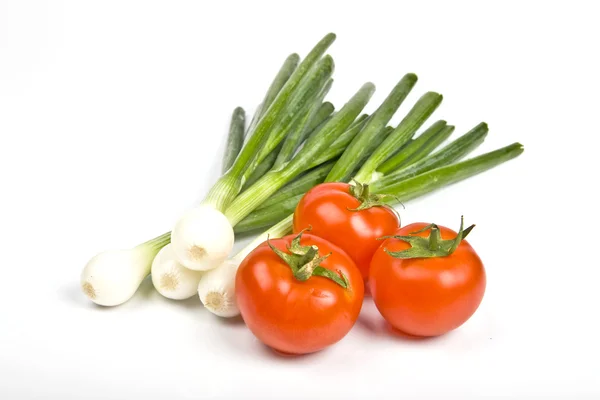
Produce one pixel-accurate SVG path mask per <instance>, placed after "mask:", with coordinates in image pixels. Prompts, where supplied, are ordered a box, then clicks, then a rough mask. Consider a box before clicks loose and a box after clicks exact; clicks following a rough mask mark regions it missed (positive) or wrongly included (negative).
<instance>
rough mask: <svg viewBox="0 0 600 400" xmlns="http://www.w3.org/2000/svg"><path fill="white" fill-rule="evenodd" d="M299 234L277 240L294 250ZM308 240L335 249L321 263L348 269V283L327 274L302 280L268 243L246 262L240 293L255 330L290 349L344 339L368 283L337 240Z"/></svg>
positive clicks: (322, 250)
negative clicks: (344, 285) (330, 277)
mask: <svg viewBox="0 0 600 400" xmlns="http://www.w3.org/2000/svg"><path fill="white" fill-rule="evenodd" d="M293 239H294V235H290V236H286V237H284V238H282V239H273V240H271V241H270V243H271V245H273V246H274V247H276V248H277V249H279V250H281V251H283V252H285V253H286V254H290V253H289V251H288V250H287V246H290V245H291V243H292V240H293ZM300 244H301V245H303V246H311V245H316V246H317V247H318V250H319V251H318V253H319V255H320V256H324V255H327V254H329V253H331V255H330V256H329V257H328V258H326V259H325V260H324V261H322V262H320V263H319V265H320V266H322V267H323V268H326V269H328V270H330V271H334V273H335V274H337V275H336V276H337V277H338V278H339V277H340V273H342V274H343V275H344V276H345V277H346V280H347V282H348V284H349V285H348V287H347V288H344V287H342V286H340V285H339V284H338V283H336V282H334V281H333V280H331V279H329V278H326V277H323V276H316V275H313V276H310V277H309V278H308V279H307V280H305V281H300V280H298V279H297V278H296V277H295V276H294V273H293V272H292V269H291V268H290V266H289V265H288V264H286V263H285V262H284V261H283V260H282V259H281V258H280V257H279V256H278V255H277V254H276V253H275V252H274V251H273V250H272V249H271V248H270V247H269V246H268V244H267V243H263V244H261V245H260V246H258V247H257V248H256V249H254V250H253V251H252V252H251V253H250V254H249V255H248V256H247V257H246V258H245V259H244V260H243V261H242V263H241V264H240V266H239V269H238V271H237V274H236V281H235V294H236V301H237V305H238V307H239V309H240V312H241V315H242V318H243V319H244V322H245V323H246V325H247V326H248V328H249V329H250V330H251V331H252V333H253V334H254V335H255V336H256V337H257V338H258V339H260V340H261V341H262V342H263V343H265V344H266V345H267V346H269V347H271V348H273V349H275V350H278V351H279V352H282V353H288V354H306V353H312V352H316V351H319V350H321V349H323V348H325V347H327V346H330V345H332V344H334V343H336V342H338V341H339V340H341V339H342V338H343V337H344V336H345V335H346V334H347V333H348V332H349V331H350V329H351V328H352V326H353V325H354V323H355V322H356V319H357V318H358V314H359V313H360V309H361V307H362V301H363V297H364V283H363V280H362V278H361V275H360V272H359V271H358V269H357V268H356V266H355V265H354V262H353V261H352V259H351V258H350V257H349V256H348V255H347V254H346V253H344V251H343V250H342V249H340V248H338V247H337V246H335V245H334V244H331V243H329V242H328V241H326V240H324V239H322V238H319V237H317V236H314V235H310V234H306V233H305V234H303V235H302V237H301V240H300Z"/></svg>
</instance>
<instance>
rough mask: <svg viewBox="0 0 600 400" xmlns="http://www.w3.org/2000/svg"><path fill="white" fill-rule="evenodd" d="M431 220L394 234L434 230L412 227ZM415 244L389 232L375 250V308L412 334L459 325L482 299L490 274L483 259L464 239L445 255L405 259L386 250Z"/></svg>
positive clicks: (449, 235) (444, 234)
mask: <svg viewBox="0 0 600 400" xmlns="http://www.w3.org/2000/svg"><path fill="white" fill-rule="evenodd" d="M427 225H428V224H425V223H414V224H410V225H407V226H405V227H403V228H401V229H399V230H398V231H397V232H396V233H395V234H394V235H398V236H420V237H428V235H429V233H431V232H428V231H423V232H420V233H413V232H416V231H419V230H421V229H423V228H425V227H426V226H427ZM439 232H440V233H441V239H443V240H453V239H454V238H456V236H457V232H454V231H453V230H451V229H448V228H446V227H443V226H440V227H439ZM447 244H448V243H447ZM411 247H412V245H411V244H409V243H407V242H406V241H404V240H400V239H395V238H389V239H386V240H385V241H384V242H383V243H382V244H381V247H379V249H377V251H376V252H375V255H374V256H373V260H372V261H371V271H370V279H369V285H370V290H371V296H372V297H373V301H374V302H375V305H376V306H377V309H378V310H379V312H380V313H381V315H382V316H383V317H384V318H385V320H386V321H388V322H389V323H390V324H391V325H392V326H393V327H394V328H396V329H398V330H400V331H402V332H404V333H407V334H410V335H414V336H438V335H442V334H444V333H446V332H449V331H451V330H453V329H456V328H458V327H459V326H461V325H462V324H463V323H465V322H466V321H467V320H468V319H469V318H470V317H471V316H472V315H473V314H474V313H475V311H476V310H477V308H478V307H479V305H480V303H481V301H482V299H483V295H484V292H485V287H486V274H485V269H484V266H483V263H482V262H481V259H480V258H479V256H478V255H477V253H476V252H475V250H474V249H473V248H472V247H471V245H470V244H469V243H468V242H466V241H465V240H464V239H463V240H462V241H461V242H460V244H459V245H458V247H457V248H456V250H455V251H454V252H452V253H451V254H450V255H447V256H441V257H432V258H426V257H417V258H406V259H402V258H394V257H393V256H392V255H390V254H388V253H387V252H386V250H388V251H391V252H398V251H403V250H406V249H409V248H411Z"/></svg>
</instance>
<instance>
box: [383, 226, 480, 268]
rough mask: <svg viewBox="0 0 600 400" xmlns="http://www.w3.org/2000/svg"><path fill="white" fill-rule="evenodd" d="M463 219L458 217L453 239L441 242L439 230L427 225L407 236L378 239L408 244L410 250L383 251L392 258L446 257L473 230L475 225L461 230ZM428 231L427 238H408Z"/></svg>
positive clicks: (436, 227)
mask: <svg viewBox="0 0 600 400" xmlns="http://www.w3.org/2000/svg"><path fill="white" fill-rule="evenodd" d="M463 222H464V220H463V217H462V216H461V217H460V230H459V231H458V234H457V235H456V237H455V238H454V239H450V240H442V237H441V235H440V229H439V228H438V226H437V225H436V224H429V225H427V226H426V227H424V228H423V229H420V230H418V231H416V232H411V233H410V234H409V236H384V237H382V238H380V239H387V238H394V239H399V240H403V241H405V242H407V243H409V244H410V246H411V247H410V248H408V249H406V250H402V251H389V250H387V249H385V252H386V253H388V254H389V255H390V256H392V257H394V258H403V259H405V258H432V257H446V256H449V255H450V254H452V253H454V251H455V250H456V249H457V248H458V245H460V242H461V241H462V240H463V239H464V238H466V237H467V235H468V234H469V233H470V232H471V231H472V230H473V228H474V227H475V225H471V226H469V227H468V228H467V229H464V230H463ZM428 230H430V231H431V232H430V233H429V236H428V237H421V236H410V235H414V234H417V233H422V232H425V231H428Z"/></svg>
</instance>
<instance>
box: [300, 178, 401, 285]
mask: <svg viewBox="0 0 600 400" xmlns="http://www.w3.org/2000/svg"><path fill="white" fill-rule="evenodd" d="M350 189H351V185H349V184H347V183H340V182H333V183H323V184H320V185H317V186H315V187H314V188H312V189H311V190H309V191H308V192H307V193H306V194H305V195H304V196H303V197H302V199H301V200H300V202H299V203H298V206H297V207H296V211H295V213H294V232H300V231H301V230H302V229H305V228H308V227H309V226H310V227H312V229H311V233H312V234H313V235H317V236H320V237H322V238H323V239H326V240H328V241H330V242H331V243H333V244H336V245H338V246H339V247H341V248H342V249H343V250H344V251H345V252H346V253H348V255H349V256H350V257H352V259H353V260H354V262H355V263H356V266H357V267H358V269H359V270H360V272H361V274H362V277H363V280H364V281H367V278H368V277H369V265H370V262H371V258H373V253H375V250H377V248H378V247H379V245H380V244H381V240H377V238H379V237H382V236H387V235H392V234H393V233H394V232H395V231H396V230H397V229H398V227H399V226H400V221H399V220H398V217H397V215H396V214H395V213H394V211H392V210H391V209H389V208H387V207H377V206H376V207H371V208H367V209H364V210H360V211H350V210H351V209H356V208H357V207H358V206H360V204H361V200H359V199H358V198H356V197H355V196H354V195H353V194H352V193H351V191H350Z"/></svg>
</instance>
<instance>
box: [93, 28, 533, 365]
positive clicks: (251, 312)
mask: <svg viewBox="0 0 600 400" xmlns="http://www.w3.org/2000/svg"><path fill="white" fill-rule="evenodd" d="M334 40H335V35H334V34H328V35H326V36H325V37H324V38H323V39H322V40H321V41H320V42H319V43H317V44H316V46H315V47H314V48H313V49H312V50H311V51H310V52H309V53H308V55H307V56H306V57H305V58H304V59H303V60H300V57H299V56H298V55H297V54H292V55H290V56H289V57H288V58H287V59H286V60H285V61H284V63H283V65H282V66H281V68H280V70H279V72H278V73H277V75H276V76H275V78H274V79H273V81H272V83H271V85H270V86H269V88H268V90H267V93H266V94H265V96H264V98H263V99H262V101H261V102H260V104H259V106H258V107H257V110H256V112H255V113H254V115H253V116H252V118H251V120H250V122H249V123H248V124H246V115H245V111H244V110H243V109H242V108H240V107H238V108H236V109H235V110H234V111H233V114H232V117H231V125H230V130H229V134H228V136H227V141H226V143H227V144H226V151H225V154H224V156H223V168H222V176H221V177H220V178H219V179H218V180H217V182H216V183H215V185H214V186H213V187H212V189H211V190H210V191H209V192H208V193H207V194H206V196H205V198H204V199H203V200H202V202H200V204H198V205H197V206H196V207H193V208H191V209H190V210H188V211H186V212H185V213H184V214H183V215H181V217H180V218H179V219H178V220H177V221H175V222H174V224H173V229H172V231H171V232H167V233H165V234H163V235H161V236H158V237H156V238H154V239H151V240H149V241H147V242H144V243H142V244H140V245H138V246H136V247H134V248H132V249H129V250H117V251H108V252H104V253H100V254H98V255H96V256H95V257H93V258H92V259H91V260H90V261H89V262H88V264H87V265H86V266H85V268H84V270H83V272H82V274H81V288H82V290H83V292H84V293H85V295H86V296H87V297H88V298H89V299H90V300H92V301H93V302H94V303H96V304H98V305H102V306H117V305H119V304H122V303H124V302H126V301H127V300H129V299H130V298H131V297H132V296H133V295H134V294H135V292H136V291H137V289H138V287H139V285H140V284H141V282H142V281H143V280H144V279H145V278H146V277H147V276H148V275H150V276H151V279H152V283H153V285H154V287H155V288H156V290H157V291H158V292H159V293H160V294H161V295H163V296H165V297H167V298H169V299H174V300H182V299H188V298H190V297H193V296H198V297H199V299H200V301H201V302H202V304H203V305H204V307H205V308H206V309H208V310H209V311H210V312H212V313H214V314H216V315H218V316H220V317H234V316H237V315H241V317H242V318H243V320H244V322H245V323H246V325H247V326H248V328H249V329H250V330H251V331H252V332H253V334H254V335H256V337H257V338H259V339H260V340H261V341H262V342H264V343H265V344H267V345H268V346H270V347H272V348H273V349H275V350H278V351H280V352H284V353H291V354H304V353H310V352H314V351H318V350H321V349H323V348H325V347H327V346H329V345H331V344H333V343H336V342H337V341H339V340H341V339H342V338H343V337H344V336H345V335H346V334H347V333H348V331H349V330H350V329H351V328H352V326H353V325H354V323H355V321H356V319H357V318H358V315H359V313H360V310H361V307H362V303H363V299H364V297H365V296H366V295H369V293H370V294H371V296H372V297H373V301H374V303H375V305H376V306H377V309H378V310H379V311H380V313H381V315H382V316H383V318H385V319H386V320H387V321H388V322H389V324H390V325H391V326H392V327H394V328H396V329H398V330H400V331H402V332H404V333H407V334H411V335H419V336H433V335H440V334H443V333H446V332H448V331H450V330H452V329H456V328H457V327H459V326H460V325H462V324H463V323H464V322H465V321H467V320H468V319H469V318H470V317H471V316H472V315H473V313H474V312H475V311H476V309H477V308H478V306H479V304H480V302H481V300H482V298H483V294H484V291H485V271H484V267H483V263H482V262H481V260H480V259H479V257H478V256H477V254H476V253H475V251H474V249H473V248H472V247H471V246H470V245H469V243H468V242H466V241H465V237H466V236H467V235H468V234H469V233H470V232H471V230H472V226H471V227H469V228H467V229H463V226H462V222H461V227H460V229H459V230H458V232H455V231H452V230H450V229H448V228H446V227H442V226H437V225H435V224H431V223H413V224H410V225H406V226H404V227H401V223H400V218H399V216H398V214H397V212H396V211H395V210H394V208H393V205H394V204H398V203H400V202H404V201H407V200H410V199H414V198H416V197H419V196H421V195H424V194H427V193H430V192H433V191H436V190H438V189H440V188H442V187H444V186H447V185H450V184H453V183H455V182H458V181H461V180H464V179H467V178H469V177H471V176H474V175H476V174H479V173H482V172H484V171H486V170H488V169H490V168H493V167H496V166H498V165H500V164H502V163H504V162H506V161H508V160H511V159H513V158H515V157H517V156H519V155H520V154H521V153H522V152H523V146H522V145H521V144H520V143H513V144H510V145H508V146H506V147H503V148H501V149H497V150H495V151H492V152H489V153H485V154H482V155H479V156H476V157H473V158H470V159H465V157H466V156H467V155H468V154H469V153H470V152H472V151H473V150H474V149H476V148H477V147H478V146H479V145H480V144H481V143H482V142H483V141H484V139H485V137H486V135H487V133H488V126H487V124H485V123H483V122H482V123H480V124H478V125H477V126H475V127H474V128H473V129H471V130H470V131H468V132H467V133H465V134H463V135H461V136H460V137H458V138H457V139H454V140H452V141H450V142H449V143H447V144H445V142H446V141H447V140H448V139H449V138H450V137H451V135H452V134H453V132H454V129H455V128H454V126H452V125H449V124H448V123H447V122H446V121H443V120H438V121H435V122H433V123H430V124H428V125H427V126H424V125H425V124H426V123H427V120H428V119H429V118H430V117H431V115H432V114H433V113H434V111H435V110H436V109H437V107H438V106H439V105H440V103H441V102H442V96H441V95H440V94H438V93H435V92H427V93H425V94H423V95H422V96H421V97H420V98H419V100H418V101H417V102H416V103H415V104H414V105H413V106H412V108H411V109H410V111H409V112H408V113H407V114H406V115H405V116H404V118H402V120H401V121H400V123H399V124H398V125H396V126H392V125H390V121H391V119H392V117H393V116H394V115H395V113H396V112H397V110H398V108H399V107H400V105H401V104H402V103H403V102H404V100H405V99H406V97H407V96H408V94H409V93H410V92H411V90H412V89H413V88H414V86H415V85H416V82H417V76H416V75H415V74H412V73H409V74H406V75H404V76H403V77H402V78H401V79H400V81H399V82H398V83H397V84H396V86H395V87H394V88H392V90H391V91H390V93H389V94H388V96H387V97H386V98H385V99H384V101H383V102H382V103H381V104H380V105H379V106H378V107H377V108H376V109H375V110H374V111H373V112H372V113H371V114H368V113H364V110H365V108H366V106H367V104H368V103H369V101H370V99H371V96H372V95H373V93H374V91H375V86H374V85H373V84H372V83H370V82H368V83H365V84H363V85H362V86H360V87H359V88H357V91H356V92H355V94H354V95H353V96H352V97H351V98H350V99H348V101H347V102H346V103H345V104H344V105H343V106H342V107H341V108H339V109H336V108H335V107H334V105H333V104H331V103H330V102H328V101H325V98H326V96H327V94H328V91H329V90H330V88H331V86H332V83H333V80H332V75H333V71H334V62H333V59H332V57H331V56H329V55H327V54H325V53H326V51H327V49H328V48H329V46H330V45H331V44H332V43H333V41H334ZM421 128H423V129H422V132H420V133H418V132H419V131H420V130H421ZM258 232H260V233H259V234H258V235H257V237H256V238H255V240H254V241H253V242H252V243H251V244H250V245H249V246H247V247H246V248H245V249H243V250H242V251H240V252H239V253H238V254H236V255H234V256H233V257H231V258H229V257H230V255H231V251H232V247H233V244H234V240H235V236H236V234H255V233H258Z"/></svg>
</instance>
